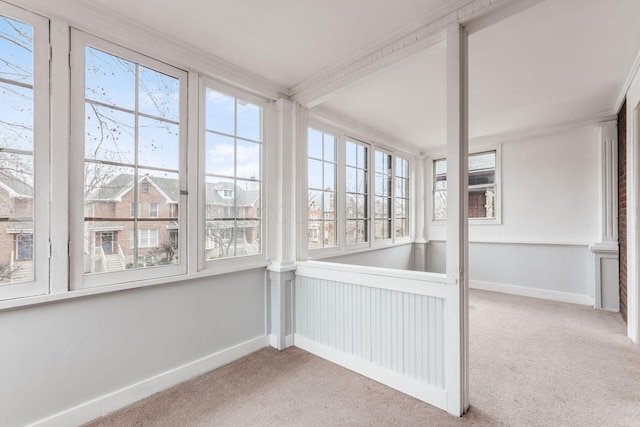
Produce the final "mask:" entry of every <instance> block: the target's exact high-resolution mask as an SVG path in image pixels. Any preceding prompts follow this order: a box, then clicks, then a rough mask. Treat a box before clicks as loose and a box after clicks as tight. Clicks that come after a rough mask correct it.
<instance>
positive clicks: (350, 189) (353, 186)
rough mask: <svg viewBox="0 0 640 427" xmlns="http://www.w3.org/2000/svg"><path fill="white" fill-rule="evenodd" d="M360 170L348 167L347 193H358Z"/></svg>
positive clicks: (346, 178)
mask: <svg viewBox="0 0 640 427" xmlns="http://www.w3.org/2000/svg"><path fill="white" fill-rule="evenodd" d="M357 176H358V170H357V169H355V168H352V167H349V166H347V168H346V177H345V188H346V190H347V193H356V192H358V179H357Z"/></svg>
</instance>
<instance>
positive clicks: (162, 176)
mask: <svg viewBox="0 0 640 427" xmlns="http://www.w3.org/2000/svg"><path fill="white" fill-rule="evenodd" d="M72 51H73V53H74V54H73V55H72V60H73V61H74V62H73V66H72V69H71V73H72V81H73V82H74V83H79V84H81V85H83V88H82V90H78V87H77V86H72V112H75V114H74V115H72V128H73V131H74V135H75V139H74V142H73V143H74V144H77V145H79V146H80V147H76V148H74V149H72V152H73V153H74V154H75V153H80V154H77V155H76V156H75V157H73V158H72V164H73V162H74V161H77V162H78V163H82V164H84V174H83V176H84V183H83V184H84V187H83V188H78V187H76V192H75V193H74V192H72V197H74V194H77V193H80V192H81V194H83V197H82V201H80V200H78V199H77V198H76V199H72V200H76V202H75V203H74V206H76V209H79V208H78V206H90V207H91V208H90V209H86V210H85V212H87V213H88V214H86V215H84V218H83V219H84V224H83V225H82V224H77V223H76V224H75V226H74V228H73V229H72V232H73V233H74V234H73V236H72V239H73V241H75V242H76V245H74V247H76V248H77V247H79V248H80V249H83V248H84V250H83V251H82V252H80V249H76V252H75V253H72V257H84V261H83V262H77V261H76V262H75V263H74V265H75V266H76V267H75V270H73V272H72V286H78V285H77V282H81V283H82V286H85V287H86V286H99V285H103V284H110V283H118V282H122V281H128V280H135V279H136V278H153V277H156V276H157V277H160V276H166V275H170V274H180V273H183V272H184V271H185V267H184V265H181V257H180V256H179V253H177V254H173V253H172V254H168V253H164V254H163V253H160V252H161V251H159V252H158V253H156V254H154V256H153V257H152V258H153V259H149V254H148V252H147V251H145V250H143V249H144V248H158V247H160V248H162V247H166V248H168V247H170V246H171V245H169V233H163V236H162V238H163V239H164V241H163V242H160V241H159V240H158V239H159V237H160V236H159V235H158V230H157V229H149V228H147V227H145V222H144V218H143V217H144V215H143V212H142V211H141V209H140V204H141V203H149V216H150V217H154V218H157V220H155V221H156V223H155V224H154V225H157V226H159V227H162V228H163V229H164V228H166V226H168V225H170V224H171V225H172V226H173V227H174V228H177V227H178V224H179V223H180V221H179V220H178V221H176V220H175V218H171V217H166V218H160V217H159V209H158V205H159V203H160V201H163V202H165V201H166V200H167V199H169V200H170V203H172V204H174V205H176V206H177V205H178V204H179V203H180V197H181V195H180V189H181V188H182V182H183V178H182V176H183V175H184V171H183V168H181V161H180V159H181V158H182V157H183V153H184V152H186V150H185V145H184V144H185V143H186V139H185V135H186V134H185V132H184V126H183V125H182V124H183V123H184V121H185V116H186V105H185V104H186V102H185V101H186V100H185V99H184V95H183V94H185V85H186V73H185V72H183V71H181V70H178V69H176V68H174V67H171V66H169V65H167V64H164V63H161V62H157V61H154V60H152V59H150V58H147V57H144V56H142V55H139V54H137V53H134V52H131V51H129V50H126V49H124V48H121V47H119V46H115V45H112V44H110V43H108V42H105V41H103V40H100V39H98V38H95V37H92V36H89V35H87V34H84V33H81V32H79V31H75V30H74V31H72ZM79 114H83V116H80V115H79ZM80 117H83V119H82V120H79V119H80ZM78 156H82V157H81V159H82V160H81V161H80V159H79V158H78ZM76 164H77V163H76ZM151 187H153V188H154V190H157V191H151ZM78 190H79V191H78ZM156 200H157V201H156ZM134 207H137V209H134ZM107 229H108V230H122V231H124V232H129V233H131V235H132V236H131V239H130V243H131V244H130V245H129V247H122V246H121V245H120V244H119V243H118V242H116V241H114V242H113V245H114V247H113V254H114V256H118V257H119V265H120V266H121V267H120V269H117V268H112V266H113V265H115V266H117V265H118V263H116V262H113V261H112V260H110V259H105V258H104V257H102V256H101V254H100V253H99V247H98V244H99V242H98V240H99V239H96V238H95V233H96V231H98V230H107ZM135 236H138V237H137V238H135ZM82 242H84V244H83V243H82ZM168 259H170V262H160V260H168ZM156 260H157V262H156ZM124 266H126V272H123V271H122V270H123V269H125V268H124ZM151 266H162V268H163V269H164V270H162V269H161V271H156V272H153V273H151V272H143V271H136V270H138V269H144V268H147V267H151ZM80 268H82V273H83V274H82V275H80V274H79V273H78V272H77V271H78V270H79V269H80ZM118 270H120V271H118ZM125 273H126V274H125ZM100 276H102V277H100ZM104 276H106V277H104Z"/></svg>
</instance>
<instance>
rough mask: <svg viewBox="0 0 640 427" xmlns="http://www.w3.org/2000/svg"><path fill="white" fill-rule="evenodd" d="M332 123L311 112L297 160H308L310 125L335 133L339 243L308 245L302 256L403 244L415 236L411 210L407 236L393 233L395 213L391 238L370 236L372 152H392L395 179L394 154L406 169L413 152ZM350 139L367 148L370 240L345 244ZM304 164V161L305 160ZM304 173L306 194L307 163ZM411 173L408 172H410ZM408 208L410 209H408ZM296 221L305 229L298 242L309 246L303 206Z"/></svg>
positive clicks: (361, 250)
mask: <svg viewBox="0 0 640 427" xmlns="http://www.w3.org/2000/svg"><path fill="white" fill-rule="evenodd" d="M330 123H332V122H331V121H330V120H325V119H324V118H323V117H321V116H313V118H311V119H310V120H309V121H308V123H307V124H306V125H307V126H306V129H305V132H304V134H305V141H304V144H301V146H300V147H301V148H302V149H301V150H300V151H301V152H300V153H299V156H300V157H299V162H307V161H308V158H309V157H308V153H307V141H306V135H307V130H308V128H313V129H316V130H318V131H321V132H326V133H329V134H331V135H335V136H336V137H337V139H338V153H337V171H338V177H337V179H338V183H337V196H336V198H337V201H338V204H337V207H336V211H337V215H338V216H337V224H336V230H337V233H338V245H337V246H335V247H328V248H317V249H307V250H306V252H305V251H304V250H303V256H305V255H304V254H306V256H307V257H308V258H310V259H322V258H330V257H334V256H339V255H341V254H345V253H357V252H366V251H369V250H376V249H382V248H385V247H392V246H395V245H404V244H407V243H411V242H413V240H414V236H413V227H414V224H413V220H412V215H411V214H410V216H409V224H408V227H409V235H408V236H406V237H400V238H396V237H395V215H393V213H392V216H391V227H392V233H391V238H390V239H384V240H376V239H374V238H373V233H374V228H373V227H374V218H373V208H374V204H373V203H374V196H375V193H374V191H373V190H374V168H375V164H374V163H373V162H374V158H373V156H374V154H373V153H374V152H375V150H378V151H385V152H387V153H388V154H391V156H392V157H391V162H392V179H393V180H395V159H396V156H400V157H402V158H403V159H405V160H407V161H408V162H409V170H410V171H411V170H412V168H413V167H414V161H415V160H414V156H413V155H411V154H409V153H407V152H405V151H402V150H394V149H390V148H388V147H386V146H384V145H382V144H377V143H373V142H368V141H369V138H366V137H363V136H359V135H357V134H356V133H354V132H351V131H350V130H349V129H347V128H344V127H342V126H336V125H332V124H330ZM347 140H350V141H353V142H357V143H360V144H363V145H365V146H366V147H367V148H368V152H367V156H368V172H369V173H368V183H367V185H368V210H369V222H368V227H369V228H368V232H369V240H368V241H367V242H363V243H357V244H349V245H347V244H346V220H347V218H346V207H345V197H346V141H347ZM302 145H304V147H302ZM305 165H306V163H305ZM300 173H301V174H302V175H303V176H301V178H302V179H304V182H302V183H301V187H303V188H304V196H305V197H306V194H307V191H308V182H307V174H308V172H307V168H306V166H305V167H304V169H303V171H301V172H300ZM410 173H411V172H410ZM411 178H412V177H411V175H410V176H409V186H410V188H409V204H410V208H409V209H411V207H412V206H413V204H414V201H413V197H414V193H413V181H412V179H411ZM393 187H395V186H392V200H394V199H393V198H395V192H394V188H393ZM300 195H301V197H302V193H300ZM410 212H411V211H410ZM299 221H301V222H303V224H304V227H305V228H304V230H302V231H304V232H301V234H300V244H301V245H302V246H304V248H308V241H307V240H308V238H309V236H308V232H307V229H308V227H309V226H308V221H309V219H308V218H307V211H306V210H305V211H304V213H302V212H301V214H300V217H299Z"/></svg>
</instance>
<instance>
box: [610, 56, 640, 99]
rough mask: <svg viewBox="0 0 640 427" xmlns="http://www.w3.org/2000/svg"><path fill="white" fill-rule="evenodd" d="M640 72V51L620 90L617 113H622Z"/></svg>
mask: <svg viewBox="0 0 640 427" xmlns="http://www.w3.org/2000/svg"><path fill="white" fill-rule="evenodd" d="M639 71H640V50H639V51H638V53H637V54H636V58H635V59H634V60H633V65H632V66H631V69H630V70H629V74H627V78H626V79H625V81H624V84H623V85H622V88H621V90H620V94H619V95H618V99H617V101H616V108H615V111H620V110H621V109H622V104H624V101H625V100H626V99H627V92H629V91H631V85H632V84H633V83H634V79H635V78H636V76H638V72H639Z"/></svg>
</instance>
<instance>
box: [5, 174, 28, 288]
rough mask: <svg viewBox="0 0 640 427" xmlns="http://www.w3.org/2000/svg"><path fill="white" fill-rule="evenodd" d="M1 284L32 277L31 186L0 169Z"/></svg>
mask: <svg viewBox="0 0 640 427" xmlns="http://www.w3.org/2000/svg"><path fill="white" fill-rule="evenodd" d="M0 214H1V215H2V217H6V218H10V220H9V221H2V222H0V283H1V282H6V281H10V282H18V281H24V280H31V279H32V278H33V216H32V215H33V188H32V187H31V186H30V185H29V184H27V183H26V182H24V181H23V180H21V179H19V178H18V177H16V176H15V175H14V174H12V173H11V172H9V171H8V170H6V169H2V170H0Z"/></svg>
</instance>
